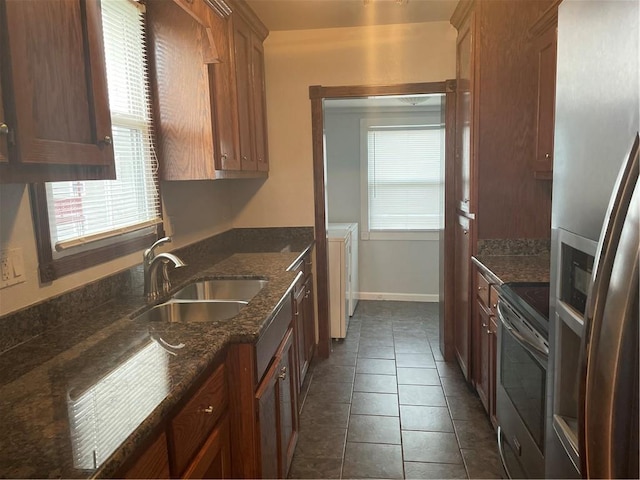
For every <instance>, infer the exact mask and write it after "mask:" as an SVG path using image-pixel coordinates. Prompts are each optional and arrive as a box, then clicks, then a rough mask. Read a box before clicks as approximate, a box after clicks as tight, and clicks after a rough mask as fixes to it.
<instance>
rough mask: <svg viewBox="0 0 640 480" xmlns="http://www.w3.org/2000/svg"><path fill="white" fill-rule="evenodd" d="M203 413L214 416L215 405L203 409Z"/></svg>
mask: <svg viewBox="0 0 640 480" xmlns="http://www.w3.org/2000/svg"><path fill="white" fill-rule="evenodd" d="M201 411H202V413H208V414H212V413H213V405H209V406H208V407H207V408H203V409H202V410H201Z"/></svg>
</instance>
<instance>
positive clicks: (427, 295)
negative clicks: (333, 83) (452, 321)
mask: <svg viewBox="0 0 640 480" xmlns="http://www.w3.org/2000/svg"><path fill="white" fill-rule="evenodd" d="M329 103H331V102H329ZM333 105H336V103H335V102H334V103H333ZM417 110H422V109H417V108H416V107H409V108H399V109H393V111H392V112H388V113H386V115H387V116H390V117H397V116H398V115H400V116H402V117H414V118H415V119H416V122H419V121H420V119H423V120H424V118H425V115H427V113H426V112H424V111H423V113H418V114H416V111H417ZM384 116H385V113H383V112H380V111H379V110H378V111H376V110H375V109H363V108H359V109H350V108H339V107H338V108H331V107H329V108H327V104H325V117H324V118H325V137H326V158H327V182H326V183H327V203H328V219H329V222H335V223H342V222H357V223H359V224H360V229H361V230H362V227H363V225H362V223H361V218H362V210H361V196H360V186H361V163H360V162H361V151H360V145H361V142H360V120H361V119H362V118H367V117H369V118H371V117H375V118H377V119H378V118H384ZM431 116H433V113H431ZM439 119H440V114H439V113H438V114H437V119H436V121H439ZM358 251H359V255H358V258H359V268H358V274H359V280H360V285H359V288H360V292H361V296H362V297H364V298H367V299H371V298H383V299H391V300H419V301H431V302H436V301H438V295H439V267H438V261H439V260H438V258H439V241H438V235H437V232H436V234H435V235H434V238H433V239H432V240H377V239H376V240H373V239H369V240H359V248H358Z"/></svg>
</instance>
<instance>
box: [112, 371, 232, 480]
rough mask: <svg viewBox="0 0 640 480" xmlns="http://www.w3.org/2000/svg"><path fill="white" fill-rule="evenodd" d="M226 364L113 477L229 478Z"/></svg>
mask: <svg viewBox="0 0 640 480" xmlns="http://www.w3.org/2000/svg"><path fill="white" fill-rule="evenodd" d="M227 404H228V393H227V379H226V369H225V364H224V363H221V364H218V365H217V366H216V367H215V369H214V371H213V373H212V374H211V375H210V376H209V377H207V378H206V379H205V381H204V382H203V383H202V384H201V386H200V387H199V388H198V389H197V390H196V391H195V392H194V393H193V394H192V395H191V396H190V397H188V398H187V399H186V402H185V403H183V404H182V406H181V408H179V409H178V410H177V412H175V413H174V414H173V415H170V416H169V419H168V421H167V422H166V425H167V427H166V428H165V429H163V430H162V431H161V432H160V433H159V434H158V435H157V437H156V438H155V439H154V441H153V442H152V443H151V445H150V446H148V447H146V448H145V449H143V450H142V451H141V452H138V453H137V454H135V455H134V457H133V458H134V460H133V462H132V463H130V464H129V465H128V466H126V468H125V469H124V470H123V471H122V472H120V473H119V474H118V475H116V477H120V478H229V477H230V476H231V442H230V433H229V415H228V409H227Z"/></svg>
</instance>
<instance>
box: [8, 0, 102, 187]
mask: <svg viewBox="0 0 640 480" xmlns="http://www.w3.org/2000/svg"><path fill="white" fill-rule="evenodd" d="M0 24H1V27H0V32H1V33H0V35H1V45H2V51H1V52H0V55H1V57H2V58H1V60H2V62H1V63H2V71H1V72H0V76H1V77H2V78H1V79H0V81H1V82H2V89H1V90H2V96H3V100H4V102H3V103H4V115H3V118H2V122H4V123H5V124H6V125H7V127H8V134H4V135H1V136H2V137H3V139H2V140H1V142H2V143H1V146H0V151H2V152H3V153H0V155H2V156H3V159H2V160H1V162H2V163H0V182H2V183H11V182H42V181H57V180H73V179H106V178H115V163H114V162H115V160H114V153H113V147H112V144H111V143H112V142H111V137H112V134H111V116H110V112H109V101H108V94H107V79H106V70H105V61H104V47H103V37H102V18H101V14H100V6H99V2H98V1H97V0H69V1H65V2H61V1H54V0H43V1H38V2H28V1H27V2H25V1H22V0H5V1H3V2H2V3H0ZM7 154H8V160H9V161H8V162H7V161H6V157H7Z"/></svg>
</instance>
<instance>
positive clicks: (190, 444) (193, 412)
mask: <svg viewBox="0 0 640 480" xmlns="http://www.w3.org/2000/svg"><path fill="white" fill-rule="evenodd" d="M227 397H228V395H227V382H226V379H225V371H224V364H222V365H220V366H219V367H218V368H217V369H216V371H215V372H214V373H213V374H212V375H211V377H210V378H209V379H208V380H207V381H206V382H205V383H204V385H202V387H200V389H199V390H198V391H197V392H196V393H195V394H194V395H193V397H192V398H191V400H189V402H188V403H187V404H186V405H185V406H184V407H183V408H182V410H180V413H178V414H177V415H176V416H175V417H174V418H173V420H172V421H171V437H172V440H173V442H172V446H173V458H174V467H175V471H174V472H173V475H174V476H178V475H181V474H182V472H183V471H184V469H185V468H186V467H187V465H188V463H189V461H190V460H191V458H192V457H193V456H194V455H195V453H196V451H197V450H198V449H199V447H200V445H202V443H203V442H204V441H205V439H206V438H207V436H208V435H209V433H210V432H211V430H212V429H213V427H214V426H215V424H216V422H217V421H218V419H219V418H220V416H221V415H222V414H223V413H224V412H225V411H226V409H227Z"/></svg>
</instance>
